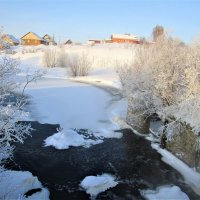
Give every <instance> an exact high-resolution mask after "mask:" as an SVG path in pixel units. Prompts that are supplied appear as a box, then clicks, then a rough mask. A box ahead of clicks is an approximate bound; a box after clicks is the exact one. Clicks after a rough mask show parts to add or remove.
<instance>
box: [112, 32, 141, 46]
mask: <svg viewBox="0 0 200 200" xmlns="http://www.w3.org/2000/svg"><path fill="white" fill-rule="evenodd" d="M111 40H112V42H116V43H131V44H139V40H138V38H137V37H136V36H135V35H131V34H112V35H111Z"/></svg>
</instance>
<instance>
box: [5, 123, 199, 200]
mask: <svg viewBox="0 0 200 200" xmlns="http://www.w3.org/2000/svg"><path fill="white" fill-rule="evenodd" d="M32 127H33V128H34V129H35V130H33V131H32V137H28V138H27V139H26V140H25V142H24V144H22V145H21V144H17V145H16V150H15V154H14V161H13V163H11V164H10V165H9V168H12V169H20V170H25V171H30V172H31V173H32V174H33V175H35V176H37V177H38V179H39V180H40V181H41V182H42V184H43V185H44V186H45V187H47V188H48V189H49V191H50V199H56V200H64V199H65V200H68V199H69V200H73V199H77V200H82V199H83V200H84V199H90V197H89V195H88V194H86V192H85V191H84V190H82V189H81V188H80V186H79V184H80V182H81V181H82V180H83V179H84V178H85V177H86V176H89V175H95V176H96V175H101V174H102V173H109V174H113V175H115V176H116V177H117V179H118V181H119V184H118V185H117V186H116V187H114V188H111V189H108V190H107V191H105V192H103V193H101V194H99V195H98V196H97V199H105V200H109V199H116V200H123V199H127V200H129V199H130V200H135V199H137V200H141V199H143V197H142V196H141V195H140V190H141V189H155V188H156V187H158V186H161V185H171V184H173V185H177V186H179V187H180V188H181V190H182V191H184V192H185V193H186V194H187V195H188V197H189V198H190V199H191V200H198V199H200V198H199V196H197V195H196V194H195V193H193V191H192V190H191V189H190V188H189V187H188V186H187V185H186V184H185V183H184V180H183V178H182V176H181V175H180V174H179V173H178V172H177V171H176V170H174V169H173V168H172V167H170V166H169V165H167V164H165V163H164V162H162V161H161V156H160V155H159V154H158V153H157V152H156V151H155V150H153V149H152V148H151V144H150V142H149V141H147V140H145V139H144V138H142V137H139V136H137V135H135V134H134V133H133V132H132V131H131V130H128V129H127V130H121V132H123V137H122V138H121V139H105V140H104V142H103V143H101V144H98V145H94V146H92V147H90V148H83V147H71V148H69V149H67V150H57V149H55V148H53V147H44V146H43V144H44V142H43V141H44V139H46V138H47V137H48V136H50V135H52V134H53V133H55V132H56V128H57V127H58V126H57V125H49V124H39V123H37V122H32Z"/></svg>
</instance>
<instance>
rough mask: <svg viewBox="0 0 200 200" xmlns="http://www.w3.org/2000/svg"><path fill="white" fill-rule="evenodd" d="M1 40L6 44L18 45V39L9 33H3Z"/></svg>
mask: <svg viewBox="0 0 200 200" xmlns="http://www.w3.org/2000/svg"><path fill="white" fill-rule="evenodd" d="M1 39H2V41H3V42H4V43H6V44H8V45H9V46H17V45H19V40H18V39H16V38H15V37H14V36H13V35H9V34H4V35H3V36H2V37H1Z"/></svg>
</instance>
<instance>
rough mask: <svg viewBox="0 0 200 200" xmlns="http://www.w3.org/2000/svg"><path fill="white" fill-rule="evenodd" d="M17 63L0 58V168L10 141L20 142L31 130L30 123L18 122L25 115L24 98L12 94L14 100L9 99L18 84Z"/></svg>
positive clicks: (9, 147) (8, 151) (8, 153)
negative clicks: (16, 77) (16, 79)
mask: <svg viewBox="0 0 200 200" xmlns="http://www.w3.org/2000/svg"><path fill="white" fill-rule="evenodd" d="M18 64H19V62H18V61H17V60H15V59H11V58H8V57H3V58H2V57H1V58H0V170H2V164H3V160H5V159H6V158H8V157H9V156H10V155H11V154H12V150H13V146H12V143H13V142H21V143H22V142H23V140H24V138H25V136H26V135H29V133H30V130H31V127H30V125H28V124H24V123H20V121H21V120H23V119H24V116H25V115H26V113H25V112H24V111H23V110H22V108H23V105H24V98H21V97H19V98H18V97H17V96H16V95H14V100H11V96H12V95H13V94H14V92H15V90H16V88H18V86H19V85H18V84H17V83H16V81H15V76H16V74H17V73H18ZM12 99H13V98H12Z"/></svg>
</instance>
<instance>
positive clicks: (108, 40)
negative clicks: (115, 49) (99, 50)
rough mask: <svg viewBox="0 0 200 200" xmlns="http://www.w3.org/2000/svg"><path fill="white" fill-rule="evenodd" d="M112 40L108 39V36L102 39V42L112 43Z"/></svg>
mask: <svg viewBox="0 0 200 200" xmlns="http://www.w3.org/2000/svg"><path fill="white" fill-rule="evenodd" d="M112 42H113V41H112V40H111V39H110V38H106V39H105V40H104V43H112Z"/></svg>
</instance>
